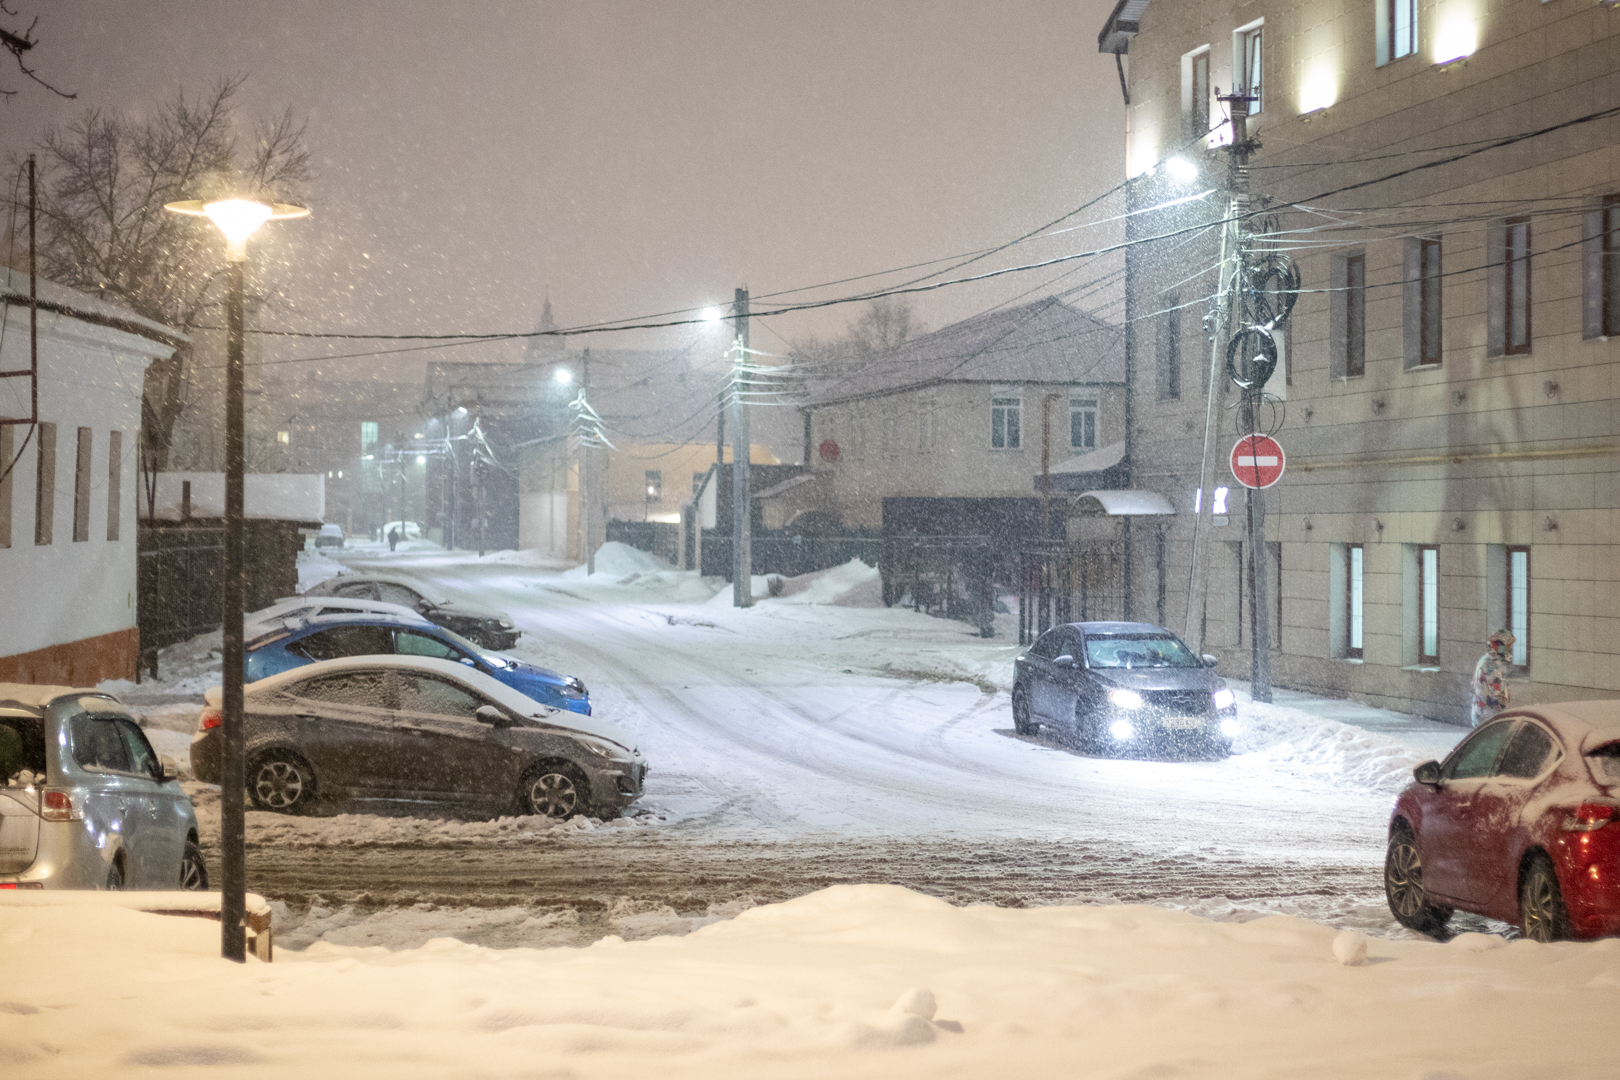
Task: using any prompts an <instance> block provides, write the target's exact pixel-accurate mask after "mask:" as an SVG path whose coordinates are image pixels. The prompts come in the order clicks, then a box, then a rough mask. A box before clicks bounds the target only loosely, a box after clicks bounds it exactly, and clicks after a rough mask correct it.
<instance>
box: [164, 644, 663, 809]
mask: <svg viewBox="0 0 1620 1080" xmlns="http://www.w3.org/2000/svg"><path fill="white" fill-rule="evenodd" d="M220 699H221V695H220V690H219V688H218V687H215V688H213V689H212V690H210V691H209V692H208V695H207V702H208V704H207V706H206V707H205V708H204V709H203V711H202V714H201V715H200V716H199V717H198V724H197V733H196V734H195V735H193V736H192V740H191V765H192V769H193V771H195V773H196V774H197V779H199V780H203V781H206V782H208V783H218V782H219V773H220V765H219V759H220V743H221V739H220V728H219V725H220V722H221V715H220V709H219V705H220ZM245 703H246V742H247V785H248V794H249V795H250V796H251V797H252V799H253V803H254V805H255V806H257V807H259V808H260V809H261V810H276V811H281V812H283V813H296V812H298V811H301V810H304V809H305V808H306V807H308V806H309V804H310V803H311V802H313V801H314V800H315V799H317V798H323V797H327V798H331V797H342V798H360V799H391V800H410V801H430V802H445V803H455V804H460V805H463V806H466V807H469V808H472V809H476V810H479V811H481V812H484V813H488V814H510V813H514V812H515V813H523V814H541V815H545V816H547V817H558V818H564V817H572V816H573V815H575V814H578V813H588V814H591V815H593V816H597V817H613V816H616V815H617V814H618V813H619V812H620V811H622V810H623V809H624V808H625V807H626V806H628V805H630V804H631V803H632V802H634V801H635V800H636V799H639V798H640V797H641V790H642V781H643V779H644V778H645V776H646V773H647V763H646V760H645V759H644V758H643V757H642V756H641V753H640V751H639V750H637V749H636V745H635V742H634V740H632V739H631V737H630V736H629V735H628V734H626V733H625V732H623V731H621V730H620V729H619V728H618V727H617V726H615V725H613V724H611V723H608V722H607V721H604V720H598V719H596V718H594V717H590V716H583V715H581V714H579V713H575V712H566V711H562V710H558V709H553V708H550V707H548V706H545V705H541V704H540V703H538V702H536V701H534V700H532V699H531V698H528V697H525V696H524V695H523V694H521V693H519V692H518V691H517V690H514V689H512V688H511V687H509V686H507V685H505V684H504V683H501V682H499V681H497V680H495V679H494V678H491V677H490V676H489V675H486V674H484V673H483V672H481V671H477V670H475V669H473V668H470V667H467V666H466V665H464V664H458V663H454V662H452V661H449V660H437V659H431V658H428V657H422V656H357V657H345V658H342V659H338V660H323V661H320V662H319V663H314V664H308V665H305V666H303V667H297V668H293V669H292V670H290V671H284V672H282V673H280V674H279V675H271V676H269V677H268V678H264V679H260V680H259V681H257V682H254V683H250V684H249V685H248V687H247V689H246V694H245Z"/></svg>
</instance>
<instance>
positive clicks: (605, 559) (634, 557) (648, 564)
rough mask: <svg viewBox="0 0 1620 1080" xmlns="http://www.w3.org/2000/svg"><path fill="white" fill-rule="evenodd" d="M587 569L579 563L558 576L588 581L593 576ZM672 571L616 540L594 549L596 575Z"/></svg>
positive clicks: (651, 556) (615, 576)
mask: <svg viewBox="0 0 1620 1080" xmlns="http://www.w3.org/2000/svg"><path fill="white" fill-rule="evenodd" d="M587 569H588V567H587V566H586V565H585V564H584V563H581V564H580V565H579V566H576V567H574V568H573V569H572V570H565V571H563V572H562V573H561V574H560V575H558V576H559V577H565V578H572V579H576V580H590V579H591V578H592V576H593V575H591V574H589V573H587V572H586V571H587ZM674 569H675V568H674V567H673V566H671V565H670V564H669V563H667V562H665V561H664V560H663V559H660V558H659V557H658V556H656V555H649V554H648V553H647V552H645V551H642V550H640V549H639V548H633V547H631V546H630V545H629V544H621V543H620V542H619V541H617V540H609V541H608V542H607V543H605V544H603V545H602V546H601V547H599V548H597V549H596V573H597V575H601V576H605V577H614V578H622V577H626V576H628V575H631V574H650V573H655V572H657V571H659V570H674ZM621 584H622V583H621Z"/></svg>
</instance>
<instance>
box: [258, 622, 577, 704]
mask: <svg viewBox="0 0 1620 1080" xmlns="http://www.w3.org/2000/svg"><path fill="white" fill-rule="evenodd" d="M246 653H247V657H246V664H245V668H246V670H245V672H244V675H243V678H245V679H246V680H247V681H248V682H255V681H257V680H259V679H263V678H266V677H267V676H270V675H277V674H280V673H281V672H283V671H290V670H291V669H293V668H296V667H302V666H303V665H305V664H313V663H315V662H316V661H318V660H336V659H337V658H339V657H342V656H426V657H432V658H434V659H437V660H451V661H456V662H458V663H462V664H466V665H467V666H468V667H470V668H472V669H474V670H475V671H482V672H483V673H484V674H486V675H489V676H490V677H492V678H494V679H497V680H499V681H500V682H503V683H505V684H506V685H507V686H510V687H511V688H512V689H514V690H516V691H518V692H519V693H521V694H525V695H527V696H528V697H530V698H533V699H534V700H535V701H538V702H539V703H540V704H542V705H550V706H551V707H552V708H554V709H567V710H569V711H570V712H576V713H580V714H582V715H584V716H589V715H591V698H590V694H589V693H588V692H587V691H586V689H585V684H584V683H582V682H580V681H579V680H578V679H576V678H574V677H573V676H571V675H559V674H558V673H557V672H555V671H550V670H547V669H546V668H543V667H536V666H534V665H533V664H525V663H524V662H523V661H521V660H514V659H513V658H512V657H510V656H502V655H501V654H500V653H493V652H489V651H487V650H485V649H480V648H479V647H478V646H477V645H474V644H473V643H472V642H470V641H468V640H467V639H466V638H464V637H462V636H461V635H460V634H458V633H456V632H455V631H454V630H446V629H445V628H444V627H442V626H435V625H434V624H433V623H430V622H428V621H427V620H426V619H415V620H413V619H411V618H409V617H408V616H404V615H377V614H368V613H358V614H332V615H315V616H311V617H309V618H293V619H287V620H285V621H284V622H283V623H281V625H280V626H278V627H276V628H275V629H271V630H267V631H266V632H264V633H261V634H259V635H258V636H257V637H255V638H253V639H252V640H251V641H249V642H248V643H247V647H246Z"/></svg>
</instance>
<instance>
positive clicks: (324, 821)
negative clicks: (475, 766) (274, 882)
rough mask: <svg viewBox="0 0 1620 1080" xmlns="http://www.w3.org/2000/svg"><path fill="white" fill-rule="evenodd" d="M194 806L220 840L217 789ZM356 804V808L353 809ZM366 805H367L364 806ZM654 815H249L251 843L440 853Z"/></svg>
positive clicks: (640, 824)
mask: <svg viewBox="0 0 1620 1080" xmlns="http://www.w3.org/2000/svg"><path fill="white" fill-rule="evenodd" d="M187 794H188V795H190V796H191V802H192V806H193V807H194V808H195V809H196V811H197V828H198V830H199V831H200V832H201V833H202V835H203V836H205V837H208V838H209V839H210V840H212V838H213V837H215V836H217V835H219V787H218V786H217V785H214V784H190V785H187ZM351 805H353V804H351ZM360 805H364V804H360ZM659 823H660V822H659V819H658V818H657V817H656V816H653V815H650V814H642V815H636V816H630V817H621V818H614V819H612V820H610V821H598V820H596V819H594V818H588V817H573V818H569V819H568V820H566V821H559V820H557V819H556V818H548V817H540V816H530V815H524V816H519V817H498V818H493V819H490V818H462V817H455V816H450V815H449V814H448V813H447V814H446V816H442V817H388V816H384V815H381V814H365V813H333V814H328V815H326V816H315V815H289V814H276V813H271V812H269V811H264V810H254V809H252V807H249V808H248V811H247V839H248V843H250V844H260V845H271V846H276V847H296V848H358V847H367V848H376V847H403V848H416V849H420V848H438V847H462V846H465V845H467V844H469V843H476V844H478V845H479V846H480V847H491V846H525V845H533V844H535V843H538V842H557V841H561V840H566V839H568V838H569V837H572V836H577V835H579V834H581V833H591V832H597V831H600V830H607V831H610V832H612V831H619V830H626V829H637V828H646V827H649V826H653V825H657V824H659Z"/></svg>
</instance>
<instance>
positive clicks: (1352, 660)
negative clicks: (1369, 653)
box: [1339, 656, 1367, 664]
mask: <svg viewBox="0 0 1620 1080" xmlns="http://www.w3.org/2000/svg"><path fill="white" fill-rule="evenodd" d="M1366 662H1367V661H1366V660H1365V659H1364V658H1363V657H1360V656H1341V657H1339V663H1341V664H1365V663H1366Z"/></svg>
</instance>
